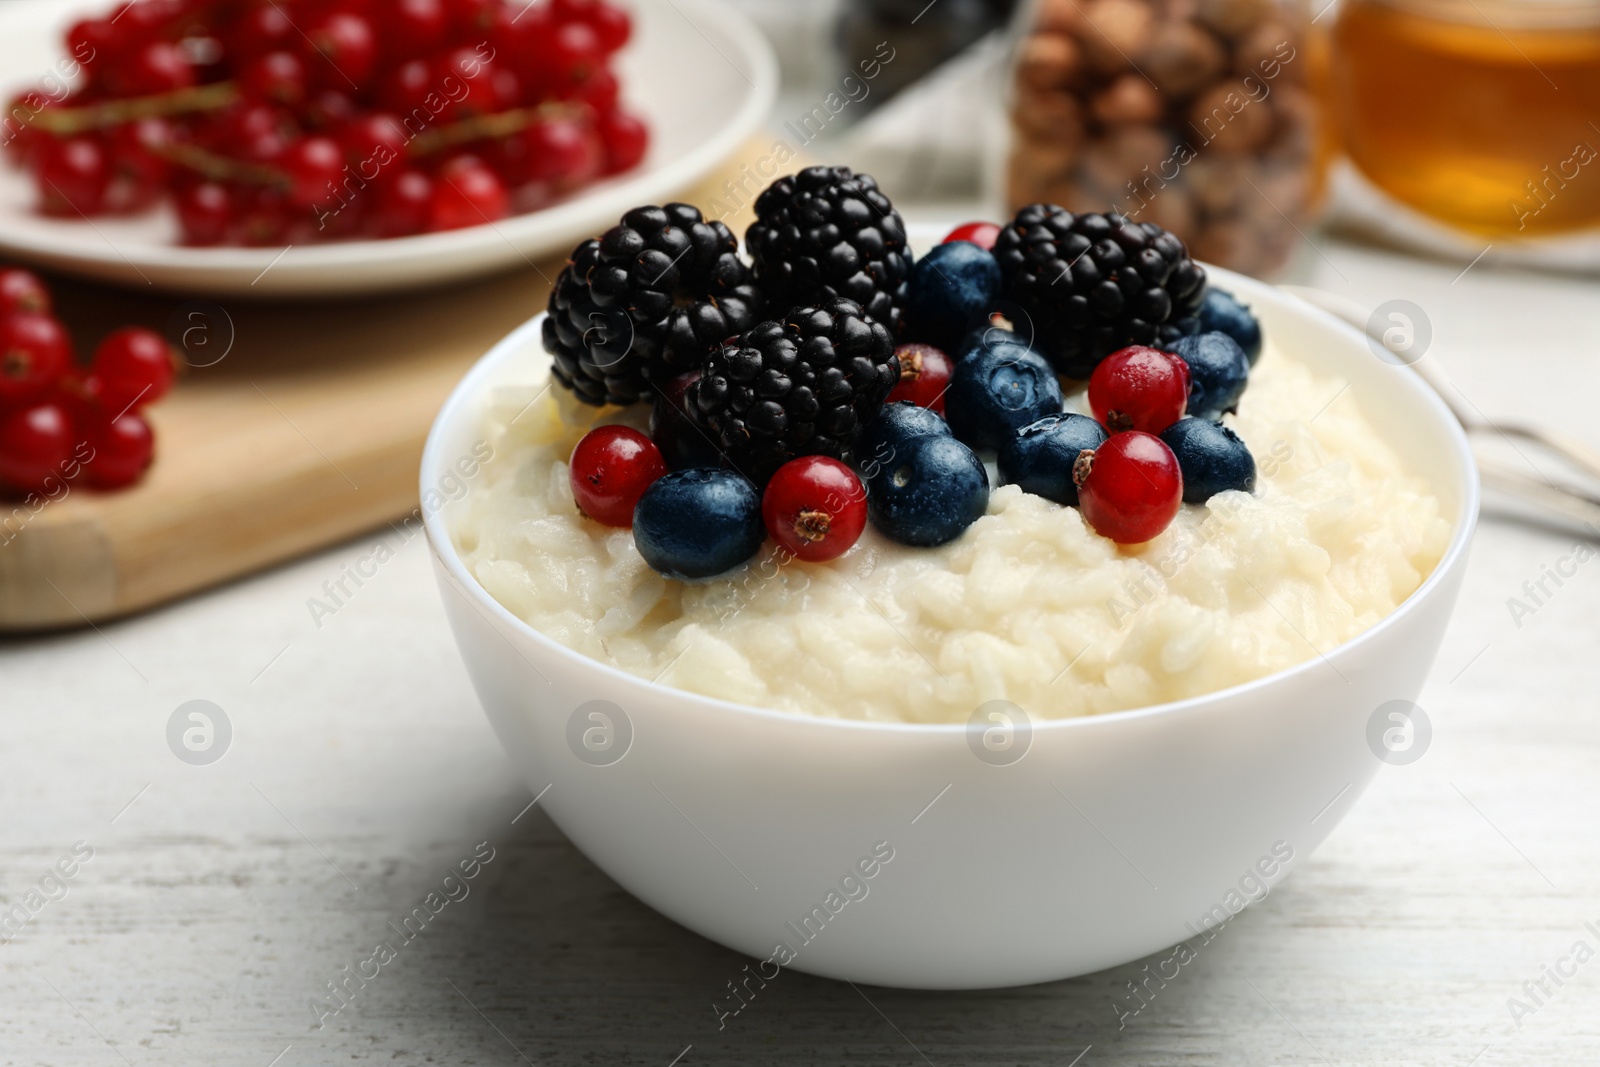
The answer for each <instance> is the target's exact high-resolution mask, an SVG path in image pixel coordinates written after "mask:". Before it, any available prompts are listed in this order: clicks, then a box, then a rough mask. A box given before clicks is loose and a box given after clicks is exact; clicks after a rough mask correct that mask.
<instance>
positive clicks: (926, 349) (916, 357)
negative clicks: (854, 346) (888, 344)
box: [884, 344, 955, 415]
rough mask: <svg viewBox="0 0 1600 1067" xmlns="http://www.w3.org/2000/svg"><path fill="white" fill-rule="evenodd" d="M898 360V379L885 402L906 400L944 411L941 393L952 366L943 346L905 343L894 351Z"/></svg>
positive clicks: (948, 385) (948, 381)
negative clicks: (939, 347) (941, 347)
mask: <svg viewBox="0 0 1600 1067" xmlns="http://www.w3.org/2000/svg"><path fill="white" fill-rule="evenodd" d="M894 354H895V358H896V359H898V360H899V361H900V380H899V381H898V382H896V383H895V387H894V388H893V389H891V390H890V391H889V397H888V399H887V400H885V401H884V403H893V402H894V401H896V400H909V401H911V402H912V403H913V404H915V405H917V406H918V407H923V408H929V409H931V410H933V411H937V412H938V413H939V414H941V415H943V414H944V394H945V390H947V389H949V388H950V374H951V372H952V371H953V370H954V368H955V364H954V363H953V362H951V359H950V357H949V356H947V355H945V354H944V350H943V349H938V348H935V347H933V346H932V345H924V344H904V345H901V346H900V347H899V348H897V349H895V350H894Z"/></svg>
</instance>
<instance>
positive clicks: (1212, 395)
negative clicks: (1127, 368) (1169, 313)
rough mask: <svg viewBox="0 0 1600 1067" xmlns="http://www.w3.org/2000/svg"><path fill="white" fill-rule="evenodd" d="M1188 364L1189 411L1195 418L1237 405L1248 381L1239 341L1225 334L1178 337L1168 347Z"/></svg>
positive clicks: (1215, 416)
mask: <svg viewBox="0 0 1600 1067" xmlns="http://www.w3.org/2000/svg"><path fill="white" fill-rule="evenodd" d="M1168 351H1171V352H1176V353H1177V354H1178V355H1179V356H1181V357H1183V361H1184V362H1185V363H1187V364H1189V374H1190V383H1189V414H1191V415H1193V416H1194V417H1195V418H1199V419H1220V418H1222V414H1223V412H1226V411H1233V410H1234V409H1235V408H1237V407H1238V406H1239V398H1240V397H1241V396H1243V395H1244V387H1245V386H1246V385H1248V384H1249V381H1250V360H1249V359H1248V358H1246V357H1245V354H1244V349H1242V348H1240V347H1239V342H1237V341H1235V340H1234V339H1233V338H1231V337H1229V336H1228V335H1227V334H1225V333H1220V332H1216V331H1213V332H1211V333H1201V334H1196V335H1195V336H1193V337H1180V338H1178V339H1177V340H1176V341H1174V342H1172V344H1171V345H1170V346H1168Z"/></svg>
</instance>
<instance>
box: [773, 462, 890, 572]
mask: <svg viewBox="0 0 1600 1067" xmlns="http://www.w3.org/2000/svg"><path fill="white" fill-rule="evenodd" d="M761 519H762V521H763V522H765V523H766V526H767V533H769V534H771V535H772V539H773V540H774V541H776V542H778V544H779V545H781V546H783V548H785V549H786V550H788V551H789V552H792V553H793V554H794V555H795V557H796V558H797V559H802V560H805V561H806V562H807V563H822V562H825V561H827V560H830V559H837V558H838V557H839V556H842V555H844V554H845V552H847V551H849V549H850V546H851V545H853V544H855V543H856V542H857V541H859V540H860V539H861V531H862V530H864V529H866V526H867V491H866V489H865V488H863V486H862V485H861V479H860V478H857V477H856V474H855V471H852V470H851V469H850V468H849V467H847V466H845V465H844V464H843V463H840V462H839V461H838V460H836V459H830V458H829V457H827V456H801V457H800V458H799V459H791V460H790V461H789V462H787V463H785V464H784V465H783V466H781V467H779V468H778V472H777V473H776V474H774V475H773V476H772V480H771V481H769V482H768V483H767V488H766V492H764V493H763V494H762V496H761Z"/></svg>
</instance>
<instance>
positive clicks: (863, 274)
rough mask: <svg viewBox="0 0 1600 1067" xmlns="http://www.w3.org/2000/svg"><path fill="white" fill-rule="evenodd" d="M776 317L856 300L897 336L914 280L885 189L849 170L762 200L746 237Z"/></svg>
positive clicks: (814, 174) (784, 182)
mask: <svg viewBox="0 0 1600 1067" xmlns="http://www.w3.org/2000/svg"><path fill="white" fill-rule="evenodd" d="M745 245H746V247H747V248H748V249H749V252H750V259H751V261H752V262H753V263H754V264H755V268H756V280H757V281H758V282H759V283H760V284H761V287H762V288H763V289H764V290H765V291H766V293H767V297H768V299H769V300H771V302H772V306H773V308H774V309H783V310H785V311H786V310H788V309H789V308H791V307H799V306H801V305H816V304H823V303H826V302H828V301H830V300H837V299H840V298H843V299H846V300H854V301H855V302H856V303H858V304H860V305H861V306H862V307H863V308H865V309H866V312H867V314H868V315H871V316H872V317H873V318H875V319H877V320H878V321H879V322H881V323H883V324H884V325H885V326H887V327H888V328H889V329H890V330H891V331H894V332H896V333H898V332H899V330H900V316H901V312H902V308H903V306H904V304H905V299H906V280H907V278H908V277H909V276H910V272H911V252H910V250H909V249H907V248H906V229H905V223H903V222H901V221H900V214H899V212H897V211H895V209H894V205H893V204H891V203H889V198H888V197H886V196H884V195H883V193H881V192H879V191H878V183H877V182H876V181H874V180H873V179H872V178H871V177H870V176H868V175H866V174H855V173H853V172H852V171H851V170H850V168H849V167H807V168H806V169H805V170H803V171H801V172H800V173H799V174H796V175H793V176H792V177H788V178H780V179H778V180H777V181H775V182H773V183H772V184H771V185H769V186H768V187H767V188H766V190H765V191H763V192H762V194H761V195H760V196H759V197H757V198H756V221H755V222H754V223H752V224H751V226H750V229H749V232H747V233H746V234H745Z"/></svg>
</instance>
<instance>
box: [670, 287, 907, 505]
mask: <svg viewBox="0 0 1600 1067" xmlns="http://www.w3.org/2000/svg"><path fill="white" fill-rule="evenodd" d="M899 378H900V365H899V362H898V361H897V360H896V358H895V354H894V341H893V340H892V339H891V338H890V336H889V331H888V330H887V329H886V328H885V327H884V326H883V324H882V323H880V322H877V321H876V320H874V319H872V318H871V317H869V316H868V315H867V314H866V312H864V311H863V310H862V309H861V305H860V304H857V303H855V302H854V301H851V300H833V301H831V302H829V303H827V304H824V305H822V306H821V307H805V308H795V309H793V310H792V311H790V312H789V314H788V315H786V316H784V319H783V321H782V322H763V323H761V324H759V325H757V326H756V327H754V328H753V329H751V330H749V331H748V332H746V333H744V334H741V335H740V336H739V337H737V338H734V339H733V340H730V341H728V342H727V343H725V344H723V345H721V346H720V347H718V348H716V349H715V350H713V351H712V353H711V355H710V356H709V358H707V360H706V364H705V369H704V370H703V371H702V372H701V374H700V380H699V381H697V382H695V383H694V384H693V385H691V386H690V387H689V392H688V395H687V398H686V399H687V404H688V410H689V414H690V416H691V417H692V418H694V419H695V420H696V421H697V422H698V423H699V424H700V425H701V426H702V427H703V428H704V429H705V430H706V434H707V436H708V437H709V438H710V439H711V440H712V442H713V443H714V444H715V445H716V446H717V447H718V448H719V449H720V450H721V451H723V452H724V453H726V454H727V455H728V457H729V458H730V459H731V460H732V461H733V463H734V464H735V465H736V466H738V467H739V469H740V470H742V471H743V472H744V473H745V474H746V475H748V476H749V477H751V478H752V479H754V480H756V481H757V482H765V481H766V480H767V478H768V477H770V476H771V474H772V473H773V472H774V471H776V470H777V469H778V468H779V467H780V466H782V465H783V464H784V463H785V462H787V461H788V460H791V459H793V458H795V457H796V456H804V455H817V456H830V457H832V458H834V459H838V458H840V457H842V456H844V455H845V453H846V452H847V451H848V450H849V448H850V446H851V444H852V443H853V442H854V441H855V437H856V432H857V431H858V430H859V429H860V427H861V426H863V425H864V424H865V423H866V422H868V421H869V420H871V419H872V418H873V416H875V415H876V414H877V413H878V409H879V408H881V407H882V406H883V401H884V398H885V397H887V396H888V395H889V390H891V389H893V388H894V385H895V383H896V382H897V381H899Z"/></svg>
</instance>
